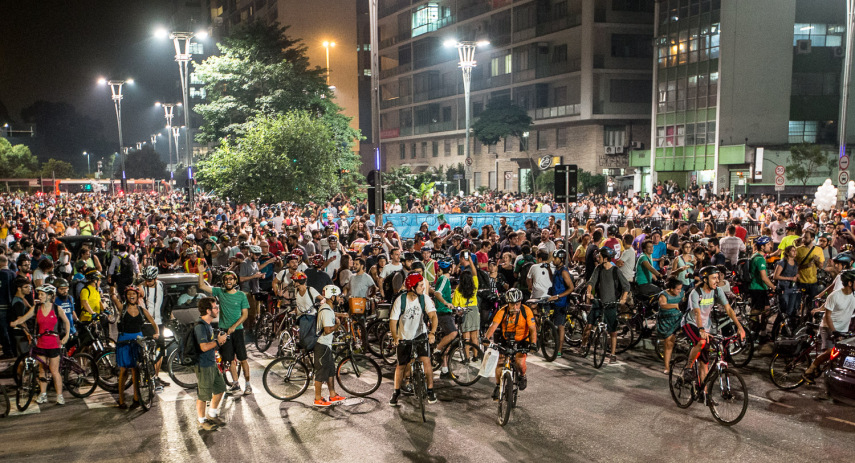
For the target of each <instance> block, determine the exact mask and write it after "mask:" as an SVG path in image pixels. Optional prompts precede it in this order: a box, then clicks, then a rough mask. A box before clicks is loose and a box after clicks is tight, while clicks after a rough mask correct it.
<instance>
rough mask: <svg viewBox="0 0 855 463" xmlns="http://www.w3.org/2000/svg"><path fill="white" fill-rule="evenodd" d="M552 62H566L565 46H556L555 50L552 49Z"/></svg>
mask: <svg viewBox="0 0 855 463" xmlns="http://www.w3.org/2000/svg"><path fill="white" fill-rule="evenodd" d="M552 62H553V63H566V62H567V45H566V44H564V45H556V46H555V48H553V49H552Z"/></svg>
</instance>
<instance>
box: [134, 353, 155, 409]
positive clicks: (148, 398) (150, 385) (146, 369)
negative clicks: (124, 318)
mask: <svg viewBox="0 0 855 463" xmlns="http://www.w3.org/2000/svg"><path fill="white" fill-rule="evenodd" d="M128 342H135V343H137V345H139V346H140V355H139V359H138V360H137V371H138V374H137V380H138V381H139V391H140V405H142V408H143V410H145V411H148V410H150V409H151V407H152V406H154V397H155V396H156V395H157V394H156V392H157V384H156V383H155V381H154V378H155V377H156V375H155V371H154V365H155V357H156V356H157V355H158V354H157V341H155V340H154V339H153V338H149V337H143V336H137V338H136V339H135V340H133V341H128Z"/></svg>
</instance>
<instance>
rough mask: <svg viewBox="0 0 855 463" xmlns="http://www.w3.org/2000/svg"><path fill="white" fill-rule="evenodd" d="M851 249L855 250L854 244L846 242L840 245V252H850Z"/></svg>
mask: <svg viewBox="0 0 855 463" xmlns="http://www.w3.org/2000/svg"><path fill="white" fill-rule="evenodd" d="M852 251H855V246H852V245H851V244H848V243H847V244H844V245H843V246H841V247H840V252H852Z"/></svg>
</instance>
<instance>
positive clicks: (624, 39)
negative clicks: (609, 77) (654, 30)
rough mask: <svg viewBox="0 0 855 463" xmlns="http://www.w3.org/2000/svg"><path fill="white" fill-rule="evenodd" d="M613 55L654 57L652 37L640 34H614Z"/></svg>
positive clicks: (618, 56)
mask: <svg viewBox="0 0 855 463" xmlns="http://www.w3.org/2000/svg"><path fill="white" fill-rule="evenodd" d="M612 56H614V57H615V58H646V59H649V58H653V42H652V38H651V37H650V36H647V35H640V34H612Z"/></svg>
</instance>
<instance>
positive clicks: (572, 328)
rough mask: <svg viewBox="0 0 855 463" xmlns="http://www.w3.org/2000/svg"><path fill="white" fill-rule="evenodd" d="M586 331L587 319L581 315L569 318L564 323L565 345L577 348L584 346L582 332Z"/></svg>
mask: <svg viewBox="0 0 855 463" xmlns="http://www.w3.org/2000/svg"><path fill="white" fill-rule="evenodd" d="M584 330H585V319H584V318H582V317H581V316H579V315H576V316H569V317H567V321H566V322H565V323H564V344H565V345H567V346H570V347H577V346H579V345H580V344H582V332H583V331H584Z"/></svg>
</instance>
